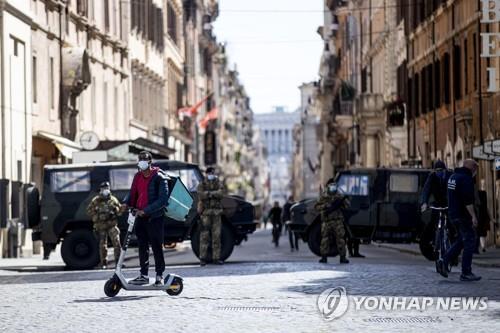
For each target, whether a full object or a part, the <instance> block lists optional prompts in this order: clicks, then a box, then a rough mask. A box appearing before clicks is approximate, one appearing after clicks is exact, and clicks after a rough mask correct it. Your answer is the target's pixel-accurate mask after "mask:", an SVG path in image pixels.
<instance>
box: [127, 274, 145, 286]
mask: <svg viewBox="0 0 500 333" xmlns="http://www.w3.org/2000/svg"><path fill="white" fill-rule="evenodd" d="M128 283H130V284H135V285H138V286H142V285H144V284H148V283H149V278H148V277H147V276H145V275H139V276H138V277H136V278H135V279H133V280H130V281H129V282H128Z"/></svg>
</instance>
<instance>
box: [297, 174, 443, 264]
mask: <svg viewBox="0 0 500 333" xmlns="http://www.w3.org/2000/svg"><path fill="white" fill-rule="evenodd" d="M429 172H430V170H425V169H388V168H371V169H352V170H346V171H342V172H340V173H339V175H338V176H337V178H336V181H337V184H338V186H339V188H340V190H341V191H343V192H344V193H345V194H346V195H347V196H348V197H349V199H350V201H351V207H350V208H349V209H348V210H346V211H345V212H344V215H345V225H346V233H347V235H348V237H351V238H355V239H359V240H361V241H363V242H370V241H384V242H391V243H402V242H419V243H420V249H421V251H422V254H423V255H424V256H425V257H426V258H428V259H431V257H432V253H433V252H434V250H433V248H432V239H433V233H432V231H431V232H429V231H428V230H432V228H430V223H429V222H430V213H423V214H421V213H420V205H419V199H420V193H421V192H422V189H423V187H424V184H425V181H426V179H427V176H428V175H429ZM316 201H317V199H307V200H302V201H300V202H298V203H296V204H295V205H294V206H292V209H291V225H290V228H291V230H292V231H293V232H295V233H297V234H298V235H299V236H300V237H301V238H302V239H303V240H304V241H305V242H307V243H308V245H309V248H310V249H311V251H312V252H313V253H314V254H316V255H318V256H319V255H320V250H319V245H320V239H321V216H320V214H319V212H317V211H316V210H315V209H314V205H315V203H316ZM332 241H334V240H332ZM330 248H331V253H330V255H331V256H335V255H337V249H336V246H331V247H330Z"/></svg>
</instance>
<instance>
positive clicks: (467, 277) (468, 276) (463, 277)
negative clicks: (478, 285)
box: [460, 273, 481, 282]
mask: <svg viewBox="0 0 500 333" xmlns="http://www.w3.org/2000/svg"><path fill="white" fill-rule="evenodd" d="M479 280H481V277H480V276H478V275H474V274H473V273H469V274H462V275H460V281H464V282H472V281H479Z"/></svg>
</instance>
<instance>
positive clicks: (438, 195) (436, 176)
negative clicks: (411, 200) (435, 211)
mask: <svg viewBox="0 0 500 333" xmlns="http://www.w3.org/2000/svg"><path fill="white" fill-rule="evenodd" d="M451 175H452V172H451V170H447V169H444V170H440V171H433V172H431V173H430V174H429V177H427V180H426V181H425V185H424V189H423V191H422V196H421V197H420V204H424V203H426V204H428V203H429V198H430V197H431V196H432V197H433V198H434V202H433V205H435V206H438V207H446V206H448V193H447V192H448V180H449V179H450V177H451Z"/></svg>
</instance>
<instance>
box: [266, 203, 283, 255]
mask: <svg viewBox="0 0 500 333" xmlns="http://www.w3.org/2000/svg"><path fill="white" fill-rule="evenodd" d="M281 213H282V209H281V207H280V203H279V202H278V201H275V202H274V206H273V208H271V210H270V211H269V214H268V215H267V218H268V219H271V224H272V225H273V231H272V236H273V240H272V242H273V243H274V246H275V247H278V246H279V242H280V235H281V229H282V224H281Z"/></svg>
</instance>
